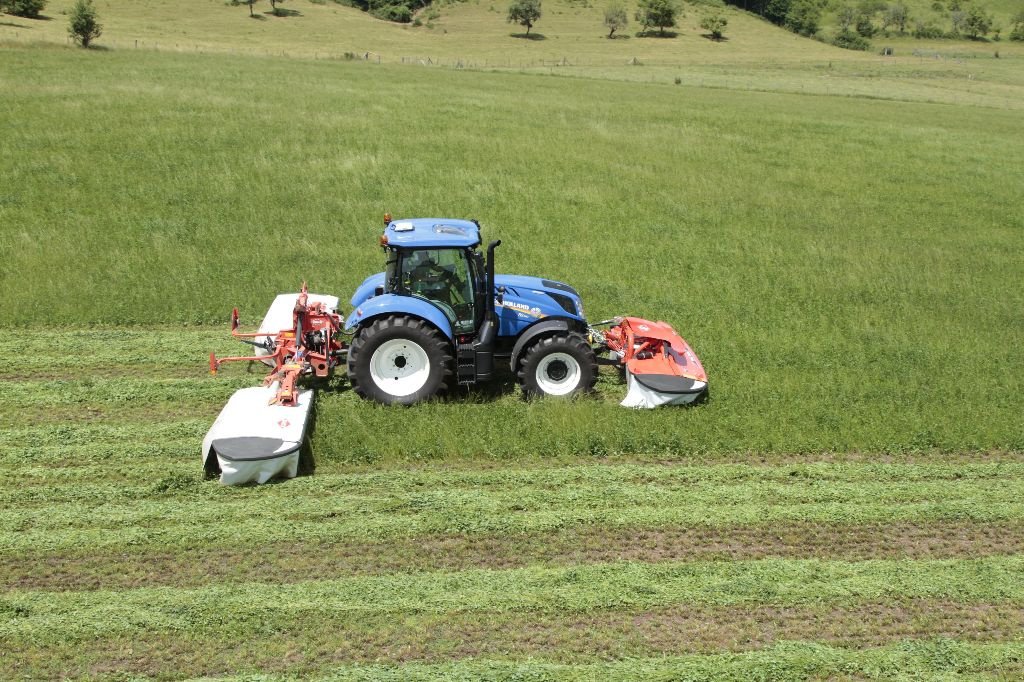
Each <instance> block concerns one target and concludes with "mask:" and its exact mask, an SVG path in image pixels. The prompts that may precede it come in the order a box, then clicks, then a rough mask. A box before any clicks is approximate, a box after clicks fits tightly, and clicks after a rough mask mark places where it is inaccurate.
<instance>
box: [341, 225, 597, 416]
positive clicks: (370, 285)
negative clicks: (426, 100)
mask: <svg viewBox="0 0 1024 682" xmlns="http://www.w3.org/2000/svg"><path fill="white" fill-rule="evenodd" d="M385 223H386V226H385V228H384V234H383V235H382V236H381V238H380V243H381V246H382V247H383V248H384V252H385V254H386V268H385V271H384V272H380V273H377V274H375V275H371V276H370V277H367V278H366V280H365V281H364V282H363V283H362V284H361V285H360V286H359V288H358V289H357V290H356V292H355V295H353V296H352V301H351V303H352V307H353V308H354V310H353V312H352V314H351V315H349V317H348V319H347V320H346V324H345V329H346V332H349V333H352V334H353V339H352V342H351V345H350V346H349V348H348V354H347V362H348V377H349V381H350V383H351V385H352V387H353V389H354V390H355V391H356V393H357V394H359V395H360V396H361V397H363V398H368V399H371V400H375V401H377V402H380V403H384V404H402V405H408V404H412V403H416V402H419V401H421V400H424V399H427V398H430V397H431V396H434V395H437V394H439V393H442V392H444V391H446V390H448V389H450V388H453V387H455V386H471V385H473V384H476V383H478V382H484V381H488V380H490V379H491V378H493V376H494V374H495V364H496V363H497V362H508V363H509V367H510V369H511V371H512V372H513V374H514V376H515V377H516V378H517V380H518V382H519V384H520V385H521V386H522V389H523V391H524V393H525V394H526V395H527V396H531V397H532V396H544V395H553V396H569V395H572V394H575V393H580V392H586V391H589V390H591V389H592V388H593V386H594V383H595V382H596V380H597V373H598V370H597V356H596V354H595V352H594V348H593V347H592V345H591V341H592V340H593V339H594V335H595V334H598V335H599V333H597V332H595V331H594V330H593V329H592V328H591V327H590V326H589V325H588V324H587V321H586V318H585V317H584V315H583V304H582V302H581V301H580V296H579V294H578V293H576V290H575V289H573V288H572V287H571V286H569V285H568V284H564V283H562V282H555V281H552V280H548V279H542V278H539V277H524V276H519V275H495V272H494V252H495V249H496V248H497V247H498V246H499V245H500V244H501V242H500V241H495V242H491V243H490V244H489V245H488V247H487V257H486V258H484V255H483V254H482V253H481V252H480V246H481V236H480V225H479V223H477V222H476V221H467V220H451V219H433V218H418V219H412V220H394V221H392V220H391V219H390V216H386V217H385Z"/></svg>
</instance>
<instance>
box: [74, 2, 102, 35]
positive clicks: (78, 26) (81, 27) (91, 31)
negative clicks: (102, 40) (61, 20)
mask: <svg viewBox="0 0 1024 682" xmlns="http://www.w3.org/2000/svg"><path fill="white" fill-rule="evenodd" d="M68 33H69V34H70V35H71V38H72V40H74V41H75V42H76V43H77V44H79V45H81V46H82V47H89V44H90V43H91V42H92V41H94V40H96V39H97V38H99V37H100V36H101V35H103V26H101V25H100V23H99V19H98V17H97V15H96V8H95V7H93V6H92V0H76V2H75V5H74V7H72V8H71V17H70V19H69V23H68Z"/></svg>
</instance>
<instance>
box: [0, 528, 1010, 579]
mask: <svg viewBox="0 0 1024 682" xmlns="http://www.w3.org/2000/svg"><path fill="white" fill-rule="evenodd" d="M1022 552H1024V523H1010V524H1006V523H1004V524H982V523H909V522H907V523H887V524H868V525H855V526H839V525H828V524H811V523H806V524H793V525H784V526H770V527H765V526H754V527H733V528H704V527H701V528H659V529H651V528H640V529H638V528H600V527H581V528H577V529H571V530H559V531H555V532H548V533H529V534H524V535H513V536H509V535H443V536H427V537H421V538H413V539H401V540H394V541H390V542H379V543H378V542H349V543H337V544H323V545H320V544H309V543H282V544H275V545H267V546H254V547H243V548H239V547H232V548H228V549H222V548H206V549H197V550H189V551H182V552H173V553H172V552H139V553H110V552H106V553H93V554H78V555H65V554H61V555H33V556H26V557H12V558H9V559H7V560H6V561H5V570H4V571H3V572H2V575H0V589H4V590H12V589H18V590H27V589H33V590H60V591H64V590H93V589H126V588H135V587H148V586H160V585H166V586H179V587H189V586H194V585H201V584H210V583H223V582H228V583H231V582H251V581H254V580H255V581H257V582H266V583H272V584H276V583H284V582H298V581H304V580H310V579H317V580H328V579H331V578H336V577H344V576H350V575H372V574H382V573H393V572H399V571H401V572H416V571H437V570H464V569H470V568H492V569H503V568H516V567H521V566H527V565H531V564H551V565H572V564H592V563H604V562H609V561H620V560H624V561H646V562H659V561H687V560H689V561H708V560H742V559H760V558H765V557H782V558H827V559H843V560H864V559H893V558H908V559H934V558H961V557H979V556H991V555H1003V554H1017V553H1022Z"/></svg>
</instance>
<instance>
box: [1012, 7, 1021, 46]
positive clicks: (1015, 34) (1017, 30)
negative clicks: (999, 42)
mask: <svg viewBox="0 0 1024 682" xmlns="http://www.w3.org/2000/svg"><path fill="white" fill-rule="evenodd" d="M1010 21H1012V22H1013V29H1012V30H1011V31H1010V40H1016V41H1018V42H1024V11H1021V12H1018V13H1017V14H1015V15H1013V19H1011V20H1010Z"/></svg>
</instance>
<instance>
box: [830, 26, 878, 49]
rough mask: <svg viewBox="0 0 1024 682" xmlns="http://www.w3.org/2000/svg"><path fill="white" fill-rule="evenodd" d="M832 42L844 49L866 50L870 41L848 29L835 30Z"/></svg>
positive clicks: (869, 45) (869, 46)
mask: <svg viewBox="0 0 1024 682" xmlns="http://www.w3.org/2000/svg"><path fill="white" fill-rule="evenodd" d="M832 44H833V45H835V46H836V47H841V48H843V49H844V50H868V49H870V48H871V43H870V41H868V39H867V38H865V37H864V36H862V35H860V34H859V33H857V32H855V31H851V30H850V29H845V30H839V31H836V34H835V36H834V37H833V38H832Z"/></svg>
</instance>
